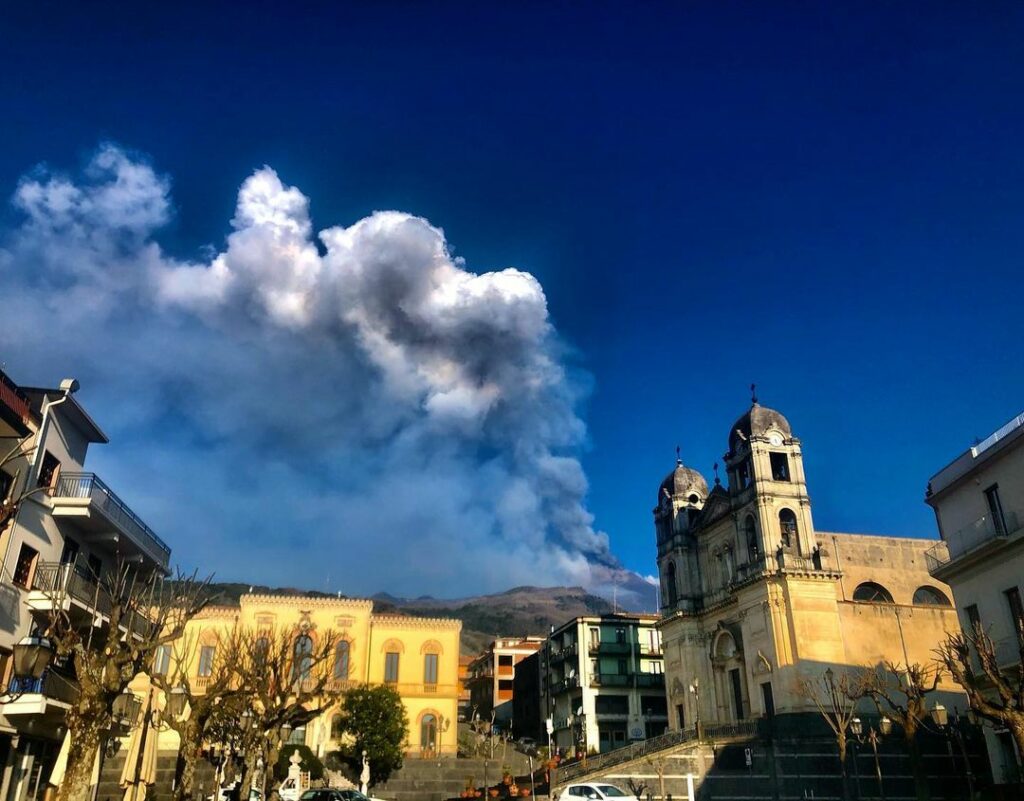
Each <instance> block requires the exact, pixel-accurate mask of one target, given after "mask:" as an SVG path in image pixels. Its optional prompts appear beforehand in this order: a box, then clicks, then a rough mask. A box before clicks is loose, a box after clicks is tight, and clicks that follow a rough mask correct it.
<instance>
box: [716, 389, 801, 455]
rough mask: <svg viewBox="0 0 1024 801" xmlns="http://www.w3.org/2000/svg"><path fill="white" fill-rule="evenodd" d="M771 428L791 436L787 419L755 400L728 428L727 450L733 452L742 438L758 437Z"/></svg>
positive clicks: (791, 432) (791, 430) (785, 435)
mask: <svg viewBox="0 0 1024 801" xmlns="http://www.w3.org/2000/svg"><path fill="white" fill-rule="evenodd" d="M773 429H774V430H775V431H778V432H779V433H780V434H782V435H783V436H784V437H791V436H793V429H792V428H790V427H789V420H787V419H786V418H785V417H783V416H782V413H781V412H777V411H775V410H774V409H769V408H768V407H767V406H761V405H760V404H759V403H758V402H757V401H756V400H755V401H754V404H753V406H751V407H750V411H748V412H747V413H746V414H745V415H743V416H742V417H741V418H740V419H739V420H737V421H736V422H735V423H733V424H732V428H730V429H729V450H730V451H731V452H733V453H735V452H736V449H737V448H738V447H739V445H740V442H741V441H742V439H743V438H746V439H749V438H750V437H759V436H761V435H762V434H764V433H766V432H768V431H771V430H773ZM741 435H742V436H741Z"/></svg>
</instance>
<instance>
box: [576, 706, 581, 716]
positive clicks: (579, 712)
mask: <svg viewBox="0 0 1024 801" xmlns="http://www.w3.org/2000/svg"><path fill="white" fill-rule="evenodd" d="M576 714H577V715H582V714H583V707H580V708H579V709H577V710H576Z"/></svg>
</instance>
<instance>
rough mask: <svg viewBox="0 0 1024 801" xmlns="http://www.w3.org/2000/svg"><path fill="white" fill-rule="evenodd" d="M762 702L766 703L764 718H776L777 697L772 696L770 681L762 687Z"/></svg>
mask: <svg viewBox="0 0 1024 801" xmlns="http://www.w3.org/2000/svg"><path fill="white" fill-rule="evenodd" d="M761 700H762V701H763V702H764V716H765V717H766V718H769V719H771V718H773V717H775V696H774V695H772V684H771V682H770V681H766V682H765V683H764V684H762V685H761Z"/></svg>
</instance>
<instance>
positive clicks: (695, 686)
mask: <svg viewBox="0 0 1024 801" xmlns="http://www.w3.org/2000/svg"><path fill="white" fill-rule="evenodd" d="M690 692H691V693H693V709H694V713H695V714H694V727H695V728H696V730H697V739H698V740H700V739H701V732H700V679H699V678H696V679H694V680H693V683H692V684H690Z"/></svg>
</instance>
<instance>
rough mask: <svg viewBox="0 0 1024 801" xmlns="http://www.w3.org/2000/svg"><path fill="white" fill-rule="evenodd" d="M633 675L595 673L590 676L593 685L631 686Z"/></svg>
mask: <svg viewBox="0 0 1024 801" xmlns="http://www.w3.org/2000/svg"><path fill="white" fill-rule="evenodd" d="M632 684H633V676H632V674H629V673H595V674H594V675H593V676H591V677H590V686H591V687H630V686H632Z"/></svg>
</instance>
